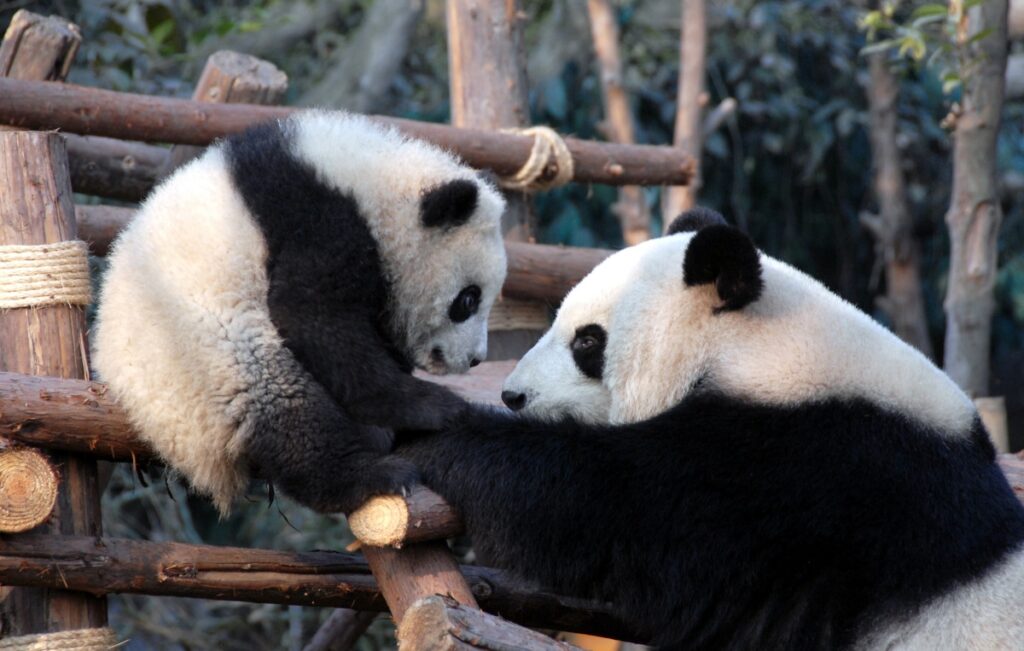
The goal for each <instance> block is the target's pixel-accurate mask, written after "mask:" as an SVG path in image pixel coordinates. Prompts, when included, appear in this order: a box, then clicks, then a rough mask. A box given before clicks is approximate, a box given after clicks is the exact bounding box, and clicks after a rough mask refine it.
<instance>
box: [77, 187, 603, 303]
mask: <svg viewBox="0 0 1024 651" xmlns="http://www.w3.org/2000/svg"><path fill="white" fill-rule="evenodd" d="M134 214H135V211H134V210H133V209H131V208H121V207H117V206H81V205H80V206H77V208H76V217H77V218H78V233H79V237H81V238H82V239H83V240H85V241H86V242H89V243H90V251H91V252H92V253H93V254H94V255H105V254H106V252H107V250H108V249H109V247H110V242H111V240H112V239H113V238H114V237H116V235H117V233H119V232H120V231H121V229H123V228H124V227H125V226H127V225H128V222H129V221H131V218H132V216H133V215H134ZM505 248H506V251H507V252H508V277H507V278H506V279H505V287H504V290H503V291H504V293H505V295H506V296H509V297H512V298H522V299H529V300H539V301H547V302H549V303H551V304H557V303H559V302H560V301H561V300H562V299H563V298H564V297H565V295H566V294H567V293H568V292H569V290H570V289H572V288H573V287H574V286H575V285H576V283H578V282H579V281H580V279H582V278H583V277H584V276H586V275H587V274H588V273H590V270H591V269H593V268H594V267H595V266H597V264H598V263H600V262H601V261H602V260H604V259H605V258H607V257H608V256H609V255H611V254H612V253H613V252H612V251H609V250H607V249H585V248H580V247H569V246H551V245H549V244H526V243H523V242H506V243H505Z"/></svg>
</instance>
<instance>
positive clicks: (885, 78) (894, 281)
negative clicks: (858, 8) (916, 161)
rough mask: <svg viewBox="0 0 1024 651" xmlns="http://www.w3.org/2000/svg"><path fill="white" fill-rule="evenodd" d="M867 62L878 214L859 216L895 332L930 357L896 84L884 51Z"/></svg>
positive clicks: (930, 350)
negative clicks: (878, 265)
mask: <svg viewBox="0 0 1024 651" xmlns="http://www.w3.org/2000/svg"><path fill="white" fill-rule="evenodd" d="M869 65H870V69H871V81H870V85H869V86H868V88H867V94H868V105H869V106H870V111H871V113H870V117H871V153H872V158H873V159H874V168H875V169H874V173H875V179H874V185H875V195H876V197H877V198H878V206H879V215H878V216H877V217H875V216H862V221H863V222H864V224H865V225H866V226H868V229H869V230H870V231H871V234H872V235H873V236H874V237H875V244H876V247H875V248H876V251H877V252H878V255H879V256H880V257H881V258H882V259H883V260H884V261H885V278H886V293H885V297H884V298H882V299H880V300H879V303H880V304H881V307H882V309H884V310H885V311H886V313H887V314H888V315H889V318H890V319H891V320H892V327H893V331H894V332H895V333H896V335H897V336H898V337H899V338H900V339H902V340H903V341H905V342H907V343H908V344H910V345H911V346H913V347H915V348H917V349H918V350H920V351H921V352H922V353H924V354H925V355H926V356H927V357H932V354H933V353H932V344H931V340H930V339H929V338H928V321H927V319H926V317H925V312H924V300H923V299H922V296H921V278H920V275H919V270H918V269H919V264H920V263H919V258H920V253H919V251H918V246H917V242H915V241H914V236H913V232H912V231H913V229H912V219H911V216H910V211H909V209H908V208H907V198H906V190H905V187H904V182H903V169H902V165H901V162H900V151H899V147H897V146H896V142H897V127H896V121H897V109H896V102H897V98H898V96H899V84H898V83H897V81H896V78H895V77H894V76H893V74H892V73H891V72H890V71H889V67H888V65H887V64H886V55H885V54H873V55H871V57H870V63H869Z"/></svg>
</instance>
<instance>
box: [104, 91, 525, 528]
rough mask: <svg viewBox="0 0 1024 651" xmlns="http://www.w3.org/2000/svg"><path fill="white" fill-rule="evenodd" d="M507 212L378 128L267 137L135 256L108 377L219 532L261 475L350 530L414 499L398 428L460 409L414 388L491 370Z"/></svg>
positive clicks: (213, 178) (412, 145)
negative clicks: (361, 510) (380, 502)
mask: <svg viewBox="0 0 1024 651" xmlns="http://www.w3.org/2000/svg"><path fill="white" fill-rule="evenodd" d="M503 210H504V202H503V199H502V198H501V195H500V194H499V193H498V192H497V191H496V190H495V189H494V188H493V187H492V186H491V185H490V184H488V183H487V182H484V181H483V180H481V178H480V176H478V175H477V173H476V172H475V171H474V170H472V169H470V168H469V167H467V166H465V165H463V164H462V163H460V162H459V161H458V160H457V159H456V158H454V157H453V156H451V155H450V154H448V153H446V152H444V151H442V150H440V149H438V148H436V147H434V146H431V145H429V144H426V143H424V142H420V141H417V140H413V139H409V138H406V137H404V136H402V135H400V134H399V133H398V132H397V131H395V130H393V129H389V128H383V127H381V126H379V125H378V124H375V123H373V122H371V121H369V120H367V119H364V118H361V117H357V116H354V115H348V114H344V113H330V112H320V111H311V112H302V113H297V114H295V115H294V116H292V117H289V118H288V119H285V120H282V121H279V122H273V123H267V124H263V125H260V126H256V127H254V128H252V129H250V130H248V131H246V132H244V133H242V134H240V135H238V136H234V137H230V138H228V139H226V140H224V141H223V142H220V143H219V144H217V145H215V146H213V147H211V148H210V149H209V150H208V151H207V152H206V153H205V154H204V155H203V156H202V157H200V158H199V159H197V160H196V161H194V162H192V163H190V164H189V165H187V166H185V167H184V168H182V169H181V170H179V171H178V172H176V173H175V174H174V175H173V176H172V177H171V178H170V179H168V180H167V181H166V182H165V183H163V184H162V185H161V186H160V187H159V188H157V189H156V190H155V191H154V192H153V194H152V195H151V196H150V197H149V198H148V199H147V200H146V201H145V203H144V204H143V205H142V207H141V208H140V210H139V213H138V215H137V216H136V218H135V219H134V220H133V221H132V223H131V225H130V226H129V227H128V228H127V229H126V230H125V232H124V233H123V234H122V235H121V236H120V238H119V239H118V240H117V243H116V245H115V247H114V250H113V253H112V254H111V255H110V257H109V269H108V271H107V273H106V276H105V281H104V285H103V288H102V293H101V302H100V305H99V310H98V314H97V320H96V325H95V331H94V333H93V335H94V336H93V342H94V350H93V362H94V366H95V368H96V370H97V371H98V375H99V376H100V378H101V379H102V380H104V381H106V382H107V383H109V385H110V388H111V389H112V391H113V393H114V394H115V396H116V397H117V399H118V401H119V402H120V404H121V405H123V406H124V408H125V410H126V411H127V413H128V416H129V418H130V420H131V422H132V424H133V425H134V426H135V427H136V429H137V431H138V433H139V435H140V436H141V438H142V439H144V440H145V441H146V442H147V443H149V444H150V445H151V446H152V447H153V449H154V450H156V452H157V453H158V454H159V455H160V457H161V458H162V459H163V460H165V461H166V462H167V463H168V464H169V465H170V466H171V467H172V468H174V469H175V470H177V471H178V472H180V473H182V474H183V475H185V476H186V477H187V478H188V479H189V480H190V482H191V483H192V485H193V486H194V487H195V488H196V489H198V490H199V491H200V492H202V493H205V494H207V495H209V496H210V497H212V499H213V501H214V503H215V504H216V506H217V507H218V508H219V509H220V511H221V512H227V511H228V509H229V506H230V504H231V502H232V499H233V498H235V497H236V496H238V495H239V493H240V492H241V491H243V489H244V487H245V486H246V484H247V480H248V478H249V476H250V470H255V472H257V473H258V474H259V476H261V477H263V478H266V479H268V480H270V481H272V482H274V483H275V484H276V485H277V486H278V487H279V488H281V489H283V490H284V491H285V492H286V493H287V494H289V495H290V496H292V497H294V498H295V499H297V500H298V501H300V502H302V503H305V504H306V505H308V506H310V507H312V508H315V509H318V510H321V511H348V510H351V509H352V508H354V507H356V506H358V505H359V504H360V503H362V502H363V501H364V500H365V499H366V498H367V497H368V496H371V495H374V494H378V493H383V492H397V491H400V490H402V489H403V488H405V487H407V486H408V485H409V484H410V483H412V482H414V481H415V479H416V476H417V475H416V470H415V468H414V467H413V466H412V465H411V464H410V463H409V462H408V461H404V460H402V459H397V458H393V457H386V456H385V454H386V453H387V452H388V451H389V450H390V447H391V443H392V435H391V433H390V431H389V430H387V429H383V428H399V427H400V428H427V429H430V428H436V427H439V426H440V425H441V424H442V423H443V421H444V420H445V419H446V418H449V417H450V416H451V415H452V414H453V413H457V412H458V411H459V410H460V409H462V406H463V403H462V401H461V400H459V399H458V398H456V397H455V396H454V394H451V393H450V392H448V391H447V390H445V389H443V388H441V387H439V386H437V385H434V384H431V383H428V382H425V381H422V380H419V379H416V378H414V377H412V375H411V374H410V373H411V371H412V369H413V367H419V368H422V369H426V370H427V371H429V372H431V373H438V374H440V373H451V372H455V373H461V372H464V371H466V370H467V369H468V368H469V367H470V366H473V365H475V364H477V363H479V361H480V360H482V359H483V358H484V356H485V355H486V349H487V316H488V313H489V311H490V309H491V306H492V304H493V303H494V300H495V298H496V296H497V294H498V291H499V290H500V288H501V285H502V282H503V280H504V276H505V250H504V245H503V242H502V237H501V232H500V223H499V222H500V217H501V213H502V212H503Z"/></svg>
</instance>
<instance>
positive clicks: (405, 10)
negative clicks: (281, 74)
mask: <svg viewBox="0 0 1024 651" xmlns="http://www.w3.org/2000/svg"><path fill="white" fill-rule="evenodd" d="M422 13H423V0H376V1H375V2H373V3H372V4H370V5H369V6H368V7H367V8H366V13H365V15H364V17H363V21H362V23H360V25H359V27H358V28H357V29H356V30H355V33H354V34H353V35H352V36H351V38H349V40H348V42H347V43H345V45H344V46H342V47H340V48H338V50H337V51H336V52H335V53H334V54H332V56H331V61H330V64H329V65H328V66H327V67H328V69H329V72H328V73H327V74H326V75H324V78H323V79H321V80H320V81H319V82H318V83H317V84H316V85H315V86H313V87H312V88H310V89H309V90H308V91H306V93H305V94H303V96H302V99H301V100H300V101H299V103H300V104H303V105H305V106H328V107H332V108H344V109H348V110H350V111H355V112H357V113H374V112H378V111H380V110H381V109H382V108H383V107H384V100H385V98H386V97H387V92H388V89H389V88H390V87H391V82H392V81H394V79H395V75H396V74H397V73H398V69H399V68H400V67H401V65H402V61H403V60H404V59H405V55H406V52H408V50H409V44H410V42H411V41H412V34H413V31H414V30H415V29H416V24H417V23H418V22H419V19H420V15H421V14H422Z"/></svg>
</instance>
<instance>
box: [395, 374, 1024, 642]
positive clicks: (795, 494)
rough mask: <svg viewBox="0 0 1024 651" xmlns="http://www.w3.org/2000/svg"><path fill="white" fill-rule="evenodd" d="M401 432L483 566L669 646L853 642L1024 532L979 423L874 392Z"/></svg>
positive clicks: (468, 419)
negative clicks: (959, 431) (617, 419)
mask: <svg viewBox="0 0 1024 651" xmlns="http://www.w3.org/2000/svg"><path fill="white" fill-rule="evenodd" d="M400 441H402V444H401V445H400V447H399V449H398V451H397V454H398V455H400V457H401V458H403V459H408V460H411V461H414V462H415V463H416V464H417V465H418V466H419V468H420V469H421V471H422V472H423V478H424V481H425V482H426V484H427V485H428V486H430V487H431V488H433V489H434V490H436V491H437V492H439V493H440V494H441V495H443V496H444V497H445V498H446V499H447V500H448V501H449V502H450V503H451V504H452V505H453V506H455V507H456V508H457V509H458V510H459V511H460V512H461V513H462V515H463V519H464V521H465V524H466V527H467V530H468V532H469V534H470V536H471V537H472V538H473V542H474V547H475V549H476V550H477V553H478V554H479V556H480V557H481V559H483V560H484V561H486V562H487V563H490V564H494V565H496V566H498V567H500V568H504V569H507V570H511V571H513V572H515V573H518V574H519V575H521V576H522V577H524V578H527V579H530V580H535V581H539V582H540V583H542V584H543V585H545V586H547V587H549V588H551V589H553V590H556V591H558V592H560V593H564V594H571V595H576V596H580V597H587V598H594V599H598V600H606V601H609V602H611V603H612V604H613V606H614V608H615V609H616V610H617V612H618V613H620V615H621V616H622V617H623V619H625V620H627V621H632V622H634V623H635V625H636V626H637V627H638V628H639V630H640V632H641V633H642V634H645V635H646V636H648V637H649V638H650V640H652V641H653V643H655V644H659V645H665V646H668V647H671V648H679V649H690V650H699V649H780V650H781V649H801V650H803V649H843V648H847V647H849V646H850V645H851V644H852V643H853V642H855V641H856V640H857V638H858V635H860V634H863V633H864V632H866V631H867V630H868V629H870V628H871V627H873V626H876V625H877V624H878V623H880V622H884V621H889V620H890V619H891V618H898V617H901V616H904V615H908V614H912V613H913V612H914V611H915V609H916V608H917V607H918V606H920V605H922V604H924V603H926V602H927V601H928V600H929V599H932V598H933V597H936V596H937V595H941V594H942V593H944V592H946V591H948V590H951V589H953V588H954V587H956V586H957V585H958V584H960V583H962V582H965V581H969V580H971V579H973V578H976V577H978V576H980V575H981V574H982V573H984V572H985V571H987V570H989V569H991V568H992V567H993V566H994V565H995V564H996V563H998V562H999V561H1000V560H1001V559H1003V558H1005V556H1006V555H1007V553H1008V552H1010V551H1011V550H1013V549H1015V548H1016V547H1018V546H1019V545H1020V544H1021V542H1022V541H1024V509H1022V507H1021V504H1020V503H1019V502H1018V501H1017V498H1016V497H1015V496H1014V494H1013V492H1012V490H1011V489H1010V487H1009V486H1008V485H1007V483H1006V480H1005V479H1004V478H1003V475H1002V474H1001V472H1000V471H999V468H998V467H997V466H996V464H995V463H994V451H993V448H992V446H991V444H990V443H989V441H988V438H987V436H986V434H985V432H984V430H983V428H982V426H981V425H980V423H977V424H976V425H975V426H974V428H973V430H972V431H970V432H965V433H964V435H963V438H950V437H949V436H948V435H942V434H939V433H937V432H933V431H929V430H928V429H927V428H925V427H923V426H922V425H920V424H919V423H917V422H914V421H912V420H910V419H907V418H905V417H902V416H900V415H898V414H894V413H889V412H886V411H883V410H881V409H879V408H878V407H875V406H873V405H871V404H868V403H866V402H863V401H856V400H853V401H839V400H831V401H825V402H821V403H818V404H813V405H806V406H802V407H792V408H784V407H769V406H758V405H753V404H747V403H744V402H740V401H737V400H733V399H728V398H725V397H722V396H720V395H715V394H713V393H705V394H702V395H698V396H693V397H691V398H688V399H686V400H685V401H684V402H683V403H682V404H680V405H678V406H677V407H675V408H673V409H671V410H670V411H668V412H666V413H664V414H662V415H660V416H657V417H655V418H653V419H651V420H649V421H646V422H642V423H637V424H630V425H622V426H616V427H610V426H609V427H601V426H585V425H581V424H578V423H574V422H571V421H564V422H560V423H543V422H532V421H529V420H526V419H523V418H519V417H516V416H514V415H509V414H507V413H498V412H487V411H484V410H482V409H481V410H477V411H474V412H473V413H472V414H471V415H467V416H465V417H464V418H463V419H460V422H458V423H457V424H453V426H452V429H451V430H449V431H447V432H444V433H439V434H431V435H423V436H420V437H418V438H413V437H410V439H409V440H406V439H404V438H400Z"/></svg>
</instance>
